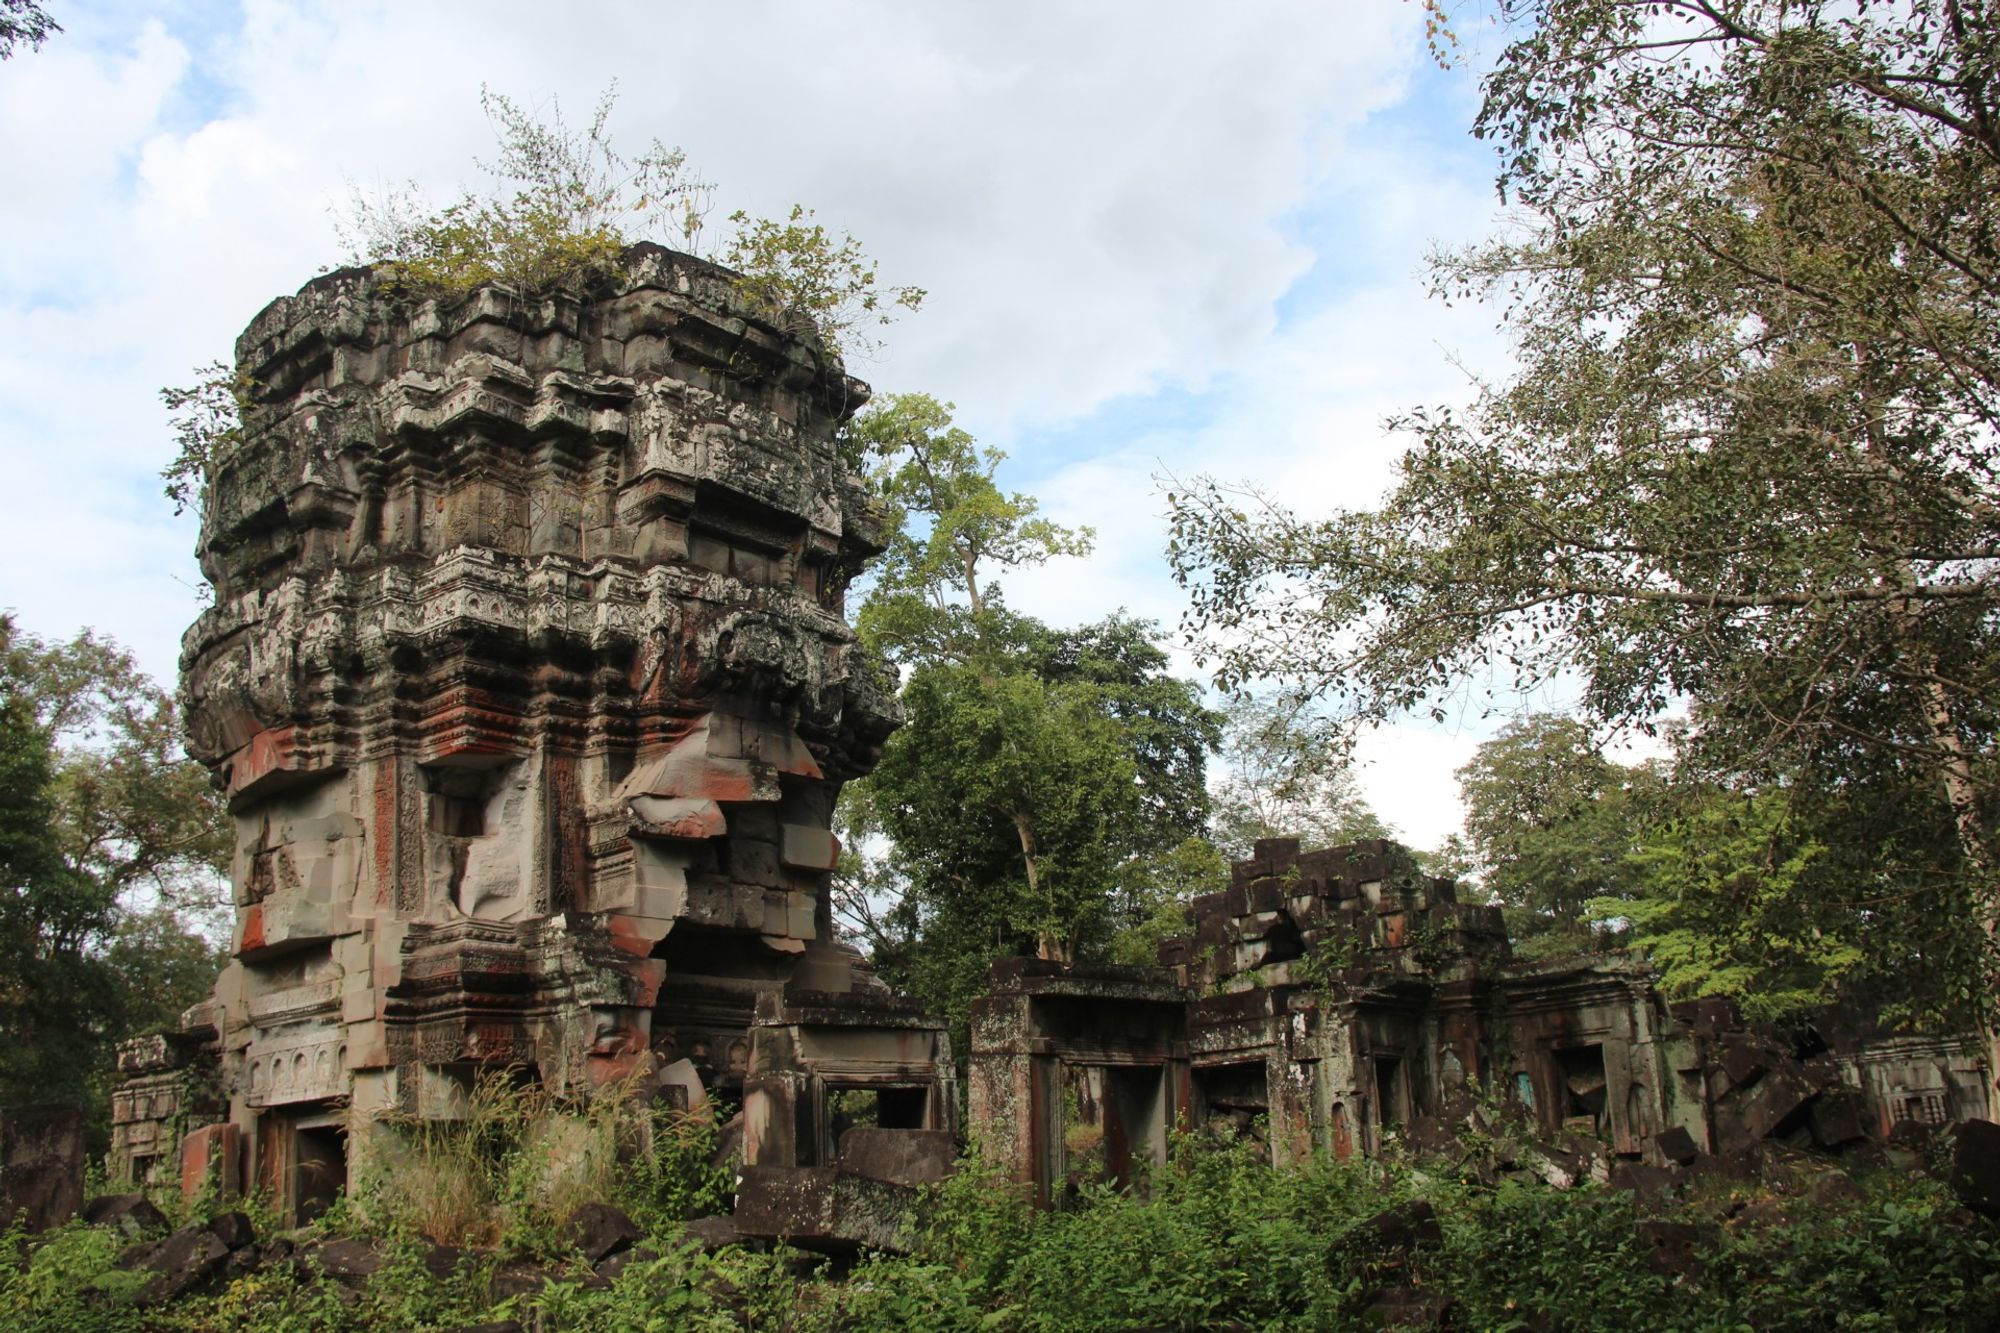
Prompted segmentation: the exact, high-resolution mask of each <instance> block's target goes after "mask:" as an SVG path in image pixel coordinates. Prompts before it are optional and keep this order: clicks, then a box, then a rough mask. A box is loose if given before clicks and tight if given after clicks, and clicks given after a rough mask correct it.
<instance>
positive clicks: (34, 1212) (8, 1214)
mask: <svg viewBox="0 0 2000 1333" xmlns="http://www.w3.org/2000/svg"><path fill="white" fill-rule="evenodd" d="M82 1206H83V1108H82V1107H80V1106H74V1105H69V1104H67V1103H61V1104H55V1105H48V1106H13V1107H8V1108H6V1109H5V1110H0V1228H4V1227H6V1226H8V1225H11V1224H12V1223H13V1222H14V1221H15V1220H16V1219H17V1218H18V1219H22V1220H23V1222H24V1224H25V1225H26V1227H27V1229H28V1230H30V1231H46V1230H48V1229H49V1228H50V1227H53V1226H60V1225H61V1224H62V1223H64V1222H67V1221H69V1220H70V1219H71V1218H72V1217H75V1216H76V1215H77V1210H78V1209H79V1208H81V1207H82Z"/></svg>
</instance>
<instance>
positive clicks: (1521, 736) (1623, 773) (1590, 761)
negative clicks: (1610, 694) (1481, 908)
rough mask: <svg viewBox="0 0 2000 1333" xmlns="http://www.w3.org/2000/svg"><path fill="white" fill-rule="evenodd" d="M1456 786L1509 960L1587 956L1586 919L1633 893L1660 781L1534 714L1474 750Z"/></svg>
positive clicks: (1659, 809)
mask: <svg viewBox="0 0 2000 1333" xmlns="http://www.w3.org/2000/svg"><path fill="white" fill-rule="evenodd" d="M1458 782H1459V790H1460V792H1461V793H1462V794H1463V797H1464V801H1465V837H1466V843H1467V845H1468V847H1469V848H1470V850H1471V852H1472V855H1473V858H1474V861H1475V863H1476V865H1477V868H1478V870H1479V874H1480V881H1481V883H1482V885H1483V886H1484V887H1485V889H1486V891H1487V892H1488V893H1490V894H1492V895H1493V897H1494V899H1495V900H1496V901H1498V902H1499V903H1500V905H1501V906H1502V907H1503V908H1504V909H1506V913H1507V927H1508V931H1509V933H1510V934H1511V935H1512V936H1513V938H1514V942H1515V946H1516V948H1517V949H1518V950H1519V951H1520V952H1522V953H1525V954H1528V955H1530V956H1536V955H1542V954H1548V953H1557V952H1562V951H1564V950H1569V949H1580V948H1591V947H1595V946H1596V945H1598V944H1599V943H1600V941H1599V939H1598V938H1597V932H1596V931H1595V930H1594V929H1593V925H1592V921H1591V917H1590V915H1589V913H1588V912H1587V910H1586V909H1587V907H1588V906H1589V905H1590V904H1592V903H1596V904H1599V905H1600V906H1602V905H1604V904H1607V903H1615V902H1617V901H1620V900H1623V899H1625V898H1628V897H1631V896H1633V894H1634V893H1635V892H1636V891H1637V885H1638V873H1637V870H1636V868H1635V867H1634V866H1633V864H1632V862H1631V857H1632V855H1633V853H1634V852H1635V851H1636V850H1637V849H1638V848H1639V847H1640V845H1641V842H1642V840H1643V839H1644V837H1645V836H1646V834H1647V832H1648V827H1649V825H1650V824H1651V823H1652V821H1654V820H1656V819H1660V818H1663V817H1665V816H1666V814H1667V813H1668V811H1667V809H1666V779H1665V776H1664V775H1663V774H1662V773H1661V772H1660V771H1659V770H1658V769H1657V768H1656V767H1654V766H1652V765H1640V766H1627V765H1624V764H1615V763H1613V762H1611V761H1610V760H1608V759H1606V758H1605V757H1604V755H1603V753H1602V751H1601V750H1600V749H1599V746H1598V738H1597V735H1596V733H1595V732H1594V731H1593V729H1592V728H1590V727H1589V726H1587V725H1585V724H1584V723H1582V722H1580V721H1578V720H1577V719H1574V718H1568V717H1562V716H1558V715H1556V714H1550V713H1535V714H1530V715H1528V716H1526V717H1523V718H1521V719H1519V720H1517V721H1515V722H1512V723H1510V724H1508V725H1507V726H1506V727H1504V728H1502V729H1501V731H1500V733H1499V734H1498V735H1496V736H1495V737H1494V738H1493V739H1492V740H1490V741H1487V742H1486V743H1485V744H1483V745H1481V746H1480V747H1479V749H1478V751H1477V752H1476V753H1475V754H1474V755H1473V757H1472V761H1471V762H1470V763H1468V764H1466V765H1465V767H1463V768H1461V769H1459V770H1458Z"/></svg>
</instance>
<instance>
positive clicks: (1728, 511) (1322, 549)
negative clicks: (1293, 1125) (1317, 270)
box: [1170, 0, 2000, 1008]
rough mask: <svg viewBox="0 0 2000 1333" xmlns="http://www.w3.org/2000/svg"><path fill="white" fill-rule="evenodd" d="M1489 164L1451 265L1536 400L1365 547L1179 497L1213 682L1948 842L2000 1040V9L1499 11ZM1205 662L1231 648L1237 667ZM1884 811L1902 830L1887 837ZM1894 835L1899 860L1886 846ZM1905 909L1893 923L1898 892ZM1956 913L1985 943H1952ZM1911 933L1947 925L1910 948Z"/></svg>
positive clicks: (1477, 410)
mask: <svg viewBox="0 0 2000 1333" xmlns="http://www.w3.org/2000/svg"><path fill="white" fill-rule="evenodd" d="M1501 9H1502V13H1503V18H1504V19H1505V20H1507V21H1508V22H1509V23H1510V24H1512V32H1513V35H1514V36H1513V40H1512V41H1511V42H1510V43H1509V44H1508V45H1507V47H1506V48H1505V50H1504V51H1503V52H1502V54H1501V56H1500V59H1499V61H1498V63H1497V65H1496V67H1495V68H1494V70H1493V72H1492V73H1491V74H1490V75H1489V76H1488V78H1487V80H1486V84H1485V101H1484V105H1483V109H1482V112H1481V114H1480V117H1479V120H1478V124H1477V132H1478V133H1479V134H1481V135H1482V136H1484V137H1486V138H1487V139H1489V140H1491V141H1492V142H1493V143H1494V144H1495V145H1496V147H1497V148H1498V150H1499V154H1500V161H1501V175H1500V186H1501V190H1502V192H1503V194H1504V195H1505V197H1506V198H1507V199H1508V200H1509V201H1510V202H1511V203H1512V204H1513V205H1514V206H1515V208H1516V210H1517V216H1518V219H1519V223H1518V226H1519V230H1518V232H1517V233H1516V234H1513V235H1510V236H1507V237H1505V238H1503V239H1501V240H1498V241H1496V242H1494V243H1491V244H1488V245H1485V246H1482V247H1479V248H1477V249H1474V250H1471V251H1467V252H1464V253H1457V254H1448V255H1443V256H1440V257H1438V259H1437V261H1436V267H1435V277H1436V286H1437V287H1438V289H1439V291H1440V292H1441V293H1443V294H1444V295H1446V296H1447V297H1451V298H1463V297H1467V296H1486V297H1489V298H1494V299H1497V300H1499V301H1500V302H1502V303H1503V305H1504V308H1505V310H1506V312H1507V318H1508V320H1509V322H1510V323H1511V324H1512V326H1513V329H1514V339H1515V346H1516V354H1517V358H1518V363H1519V366H1520V370H1519V373H1518V374H1517V375H1516V376H1515V377H1514V378H1513V379H1512V380H1510V381H1509V382H1507V383H1504V384H1497V385H1493V386H1489V387H1487V388H1486V389H1485V390H1484V391H1483V392H1481V394H1480V395H1479V397H1478V400H1477V401H1476V403H1475V404H1474V405H1473V406H1472V407H1471V409H1470V410H1469V411H1466V412H1455V411H1451V410H1448V409H1431V410H1424V411H1418V412H1415V413H1412V414H1411V415H1410V416H1408V417H1406V418H1404V419H1403V420H1401V421H1400V422H1399V423H1397V424H1398V425H1400V427H1401V428H1402V429H1403V430H1404V431H1406V432H1408V433H1409V434H1410V435H1411V436H1412V438H1413V444H1412V447H1411V448H1410V449H1409V451H1408V453H1407V454H1406V455H1405V456H1404V458H1403V460H1402V464H1401V470H1400V474H1399V477H1398V480H1397V482H1396V484H1395V486H1394V487H1393V488H1392V490H1391V491H1390V493H1389V494H1388V495H1387V496H1386V498H1385V499H1384V500H1383V501H1382V502H1381V503H1380V505H1379V506H1377V507H1376V508H1374V509H1370V510H1354V511H1346V512H1340V513H1336V514H1335V515H1334V516H1333V517H1331V518H1329V519H1325V520H1319V521H1314V520H1310V519H1306V518H1302V517H1299V516H1297V515H1294V514H1292V513H1290V512H1288V511H1286V510H1285V509H1284V508H1283V507H1281V506H1279V505H1278V504H1276V503H1274V502H1272V501H1270V500H1269V499H1268V498H1266V497H1264V496H1261V495H1258V494H1255V493H1251V492H1244V491H1240V490H1233V489H1231V488H1229V487H1225V486H1223V485H1220V484H1217V483H1215V482H1212V481H1207V480H1204V481H1201V482H1198V483H1197V484H1195V485H1193V486H1191V487H1186V488H1180V489H1178V490H1177V493H1176V495H1175V496H1174V497H1173V508H1174V525H1175V530H1174V536H1173V541H1172V545H1171V551H1170V554H1171V558H1172V560H1173V563H1174V568H1175V572H1176V574H1177V576H1178V577H1179V578H1180V580H1181V581H1182V582H1183V583H1184V585H1186V586H1187V588H1188V589H1189V591H1190V594H1191V599H1192V606H1191V610H1190V612H1189V613H1188V616H1187V622H1186V625H1185V628H1186V629H1187V630H1188V631H1190V632H1191V635H1192V637H1196V638H1197V639H1201V640H1207V641H1210V642H1221V643H1224V644H1226V645H1228V646H1226V647H1224V648H1222V649H1221V650H1219V651H1218V653H1217V655H1216V660H1215V665H1216V666H1217V669H1218V674H1219V676H1220V678H1221V679H1222V680H1223V681H1224V682H1225V683H1239V682H1242V681H1245V680H1248V679H1250V678H1252V677H1254V676H1256V675H1258V674H1263V673H1267V672H1275V673H1277V674H1279V675H1280V676H1282V677H1284V678H1285V679H1287V680H1289V681H1290V682H1291V683H1292V684H1293V685H1295V686H1296V687H1298V688H1300V689H1301V690H1302V691H1305V692H1309V693H1310V692H1324V693H1328V694H1330V695H1332V696H1333V697H1334V698H1335V699H1336V700H1337V701H1338V702H1339V705H1340V706H1341V709H1342V711H1343V714H1344V716H1346V717H1347V718H1349V719H1370V718H1382V717H1386V716H1389V715H1392V714H1394V713H1396V712H1398V711H1400V710H1404V709H1408V708H1422V707H1425V706H1430V707H1434V708H1435V707H1437V706H1438V704H1439V700H1440V696H1441V695H1442V694H1443V693H1444V692H1446V691H1448V690H1451V689H1453V688H1454V687H1456V686H1458V685H1459V684H1460V683H1461V682H1463V681H1464V680H1465V679H1467V678H1475V679H1477V678H1480V677H1484V678H1486V679H1487V680H1489V681H1490V682H1491V684H1492V685H1493V687H1494V688H1495V690H1496V692H1500V693H1505V692H1508V691H1511V690H1523V691H1526V690H1530V689H1533V688H1535V687H1538V686H1543V685H1546V684H1549V683H1550V682H1559V683H1564V684H1568V683H1575V684H1576V685H1577V686H1578V687H1580V690H1581V695H1582V702H1583V705H1584V707H1585V709H1586V711H1587V712H1588V713H1589V714H1591V715H1594V716H1595V717H1597V718H1599V719H1603V720H1609V721H1613V722H1632V723H1638V724H1642V725H1646V724H1651V723H1653V722H1655V721H1656V720H1657V719H1658V718H1659V717H1660V715H1661V714H1662V713H1663V712H1665V711H1667V710H1669V709H1670V708H1672V707H1674V706H1676V705H1678V704H1688V705H1691V706H1692V708H1693V713H1694V717H1695V721H1696V725H1695V727H1694V728H1693V730H1692V731H1691V733H1690V735H1689V737H1688V741H1687V748H1688V754H1689V756H1690V758H1691V759H1692V760H1693V761H1694V762H1695V763H1697V764H1700V765H1706V766H1707V767H1708V768H1709V769H1710V770H1711V771H1713V772H1715V773H1717V774H1729V775H1733V776H1735V777H1736V778H1738V779H1740V780H1743V781H1748V782H1758V781H1761V782H1764V783H1767V784H1768V783H1775V782H1789V783H1796V784H1800V785H1801V786H1802V787H1807V788H1810V790H1811V791H1812V792H1813V793H1814V794H1815V799H1816V800H1820V801H1832V802H1837V801H1843V800H1845V801H1848V802H1849V803H1851V804H1859V805H1863V806H1866V807H1867V808H1868V809H1869V810H1873V811H1879V810H1883V809H1886V808H1888V807H1887V806H1885V805H1883V804H1881V802H1888V803H1889V804H1890V805H1897V804H1900V805H1902V806H1903V807H1905V813H1908V810H1907V807H1908V806H1909V804H1910V801H1911V799H1912V794H1913V793H1922V794H1923V799H1924V800H1925V801H1927V802H1928V803H1929V806H1930V808H1931V809H1932V810H1933V811H1940V812H1942V818H1938V817H1936V816H1934V815H1933V816H1926V817H1925V818H1923V819H1922V820H1921V821H1920V824H1919V826H1920V827H1922V828H1923V829H1925V830H1927V831H1930V832H1933V833H1935V834H1936V837H1937V841H1935V842H1933V843H1931V844H1930V845H1928V846H1926V847H1924V848H1922V849H1920V850H1919V852H1918V854H1917V855H1915V856H1914V857H1913V858H1912V859H1913V861H1914V862H1915V863H1916V864H1917V865H1918V866H1919V868H1920V871H1921V874H1920V883H1919V885H1918V886H1917V887H1919V888H1928V889H1930V890H1934V892H1932V893H1931V895H1930V898H1929V902H1928V909H1929V910H1930V911H1931V912H1932V913H1933V914H1935V915H1936V916H1937V917H1938V918H1939V919H1940V920H1950V921H1952V922H1953V923H1955V924H1959V925H1963V924H1965V923H1967V922H1968V921H1972V922H1977V924H1978V925H1979V926H1981V927H1983V928H1984V932H1985V933H1986V934H1987V935H1988V936H1989V941H1988V943H1987V944H1986V945H1985V946H1984V949H1983V956H1982V951H1981V949H1980V948H1979V947H1973V946H1965V945H1963V943H1962V942H1960V943H1956V944H1954V943H1950V942H1948V941H1946V940H1944V939H1943V938H1942V936H1940V938H1938V939H1935V940H1933V942H1932V946H1931V947H1932V950H1933V957H1935V954H1936V952H1937V951H1939V950H1948V951H1950V952H1952V953H1953V954H1954V966H1965V967H1967V968H1968V970H1967V971H1965V972H1963V973H1962V974H1961V982H1962V984H1961V986H1960V988H1959V994H1960V998H1961V999H1963V1000H1964V1001H1965V1002H1966V1003H1967V1004H1969V1005H1972V1006H1973V1007H1975V1008H1977V1007H1985V1006H1986V1005H1988V1004H1989V1003H1990V997H1991V993H1992V988H1991V981H1992V978H1993V976H1994V975H1995V969H1994V966H1993V949H1992V947H1991V943H1990V937H1991V934H1992V932H1993V931H1994V930H1995V929H1996V926H2000V880H1997V879H1996V875H1995V865H1996V862H1995V857H1994V848H1993V833H1992V812H1993V803H1994V787H1993V772H1994V758H1995V755H1994V745H1993V737H1994V712H1993V704H1992V701H1993V700H1994V699H1995V698H1996V697H2000V695H1997V694H1996V686H2000V651H1996V649H2000V641H1996V634H1995V631H1996V610H2000V567H1996V564H1995V559H1996V556H2000V507H1996V502H2000V486H1996V475H1995V452H1996V445H2000V432H1996V424H2000V416H1996V413H2000V352H1996V349H2000V242H1996V235H1995V230H1994V228H1995V210H1994V208H1993V200H1994V199H1995V198H2000V116H1996V108H1995V105H1994V96H1995V92H1994V76H1995V73H1996V54H2000V46H1996V43H2000V28H1996V25H1995V20H1994V14H1993V12H1992V9H1991V7H1990V6H1987V5H1962V4H1958V3H1953V2H1951V0H1916V2H1915V3H1912V4H1909V5H1901V6H1886V5H1875V4H1861V5H1838V6H1836V5H1820V4H1791V3H1778V2H1777V0H1733V2H1720V0H1669V2H1666V3H1651V2H1648V3H1640V2H1638V0H1509V2H1508V3H1505V4H1503V5H1502V6H1501ZM1216 631H1229V634H1228V635H1227V636H1226V637H1222V636H1217V634H1216ZM1874 798H1879V801H1878V800H1876V799H1874ZM1862 818H1863V819H1864V820H1865V822H1869V823H1873V824H1875V825H1877V826H1878V827H1879V828H1880V829H1881V830H1882V831H1883V832H1884V833H1887V832H1889V831H1891V830H1890V825H1889V822H1888V821H1887V820H1886V819H1885V818H1883V817H1882V816H1880V815H1878V814H1863V815H1862ZM1905 887H1906V888H1907V887H1908V886H1905ZM1968 908H1970V909H1971V910H1967V909H1968ZM1918 915H1922V913H1921V912H1919V913H1918Z"/></svg>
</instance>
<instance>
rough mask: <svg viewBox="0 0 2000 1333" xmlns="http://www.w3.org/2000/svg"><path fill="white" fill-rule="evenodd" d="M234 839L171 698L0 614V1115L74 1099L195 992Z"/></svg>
mask: <svg viewBox="0 0 2000 1333" xmlns="http://www.w3.org/2000/svg"><path fill="white" fill-rule="evenodd" d="M229 847H230V838H229V834H228V832H227V827H226V818H225V816H224V814H223V812H222V809H221V806H220V803H219V802H218V800H217V799H216V797H215V795H214V793H213V792H212V791H211V790H210V788H209V785H208V776H207V774H206V773H205V772H204V771H202V769H201V767H200V766H199V765H198V764H195V763H194V762H193V761H191V760H189V759H187V758H185V756H183V755H182V754H181V753H180V742H179V731H178V727H177V724H176V722H175V716H174V710H173V706H172V701H171V699H170V698H169V697H168V696H166V695H165V694H164V693H162V692H161V691H159V690H158V689H156V688H155V687H154V686H153V685H152V684H151V683H150V682H149V681H147V680H146V678H145V677H144V676H143V675H141V674H140V673H139V672H138V670H137V668H136V666H135V665H134V663H133V662H132V659H131V657H130V655H129V654H127V653H126V652H124V650H122V649H120V648H118V647H117V646H116V645H113V644H111V643H108V642H106V641H104V640H102V639H99V638H97V637H95V636H94V635H92V634H90V633H89V632H87V631H86V632H85V633H83V634H81V635H78V636H77V637H76V638H75V639H73V640H71V641H69V642H67V643H55V644H49V643H44V642H42V641H41V640H38V639H36V638H34V637H32V636H29V635H26V634H22V633H20V632H19V631H17V630H16V629H15V627H14V625H13V622H12V620H11V619H8V618H6V617H0V1103H5V1102H37V1101H58V1100H79V1101H83V1102H84V1103H86V1105H88V1106H89V1107H90V1108H91V1109H92V1111H93V1119H94V1122H95V1130H96V1132H97V1135H98V1136H99V1137H100V1138H101V1136H102V1134H103V1132H104V1128H105V1125H104V1120H103V1116H104V1109H105V1107H104V1099H105V1094H106V1090H107V1087H108V1084H109V1081H110V1079H111V1077H112V1075H113V1072H114V1071H113V1065H112V1054H113V1052H112V1048H113V1046H114V1045H115V1043H116V1042H118V1041H119V1040H122V1039H123V1038H125V1037H127V1036H132V1035H137V1034H140V1033H143V1032H145V1031H149V1030H153V1029H156V1028H158V1027H161V1026H165V1025H170V1024H171V1023H172V1022H173V1021H174V1020H175V1019H176V1018H177V1017H178V1016H179V1014H180V1012H181V1011H182V1010H183V1009H185V1008H186V1007H187V1006H188V1005H190V1004H193V1003H194V1002H196V1001H197V1000H199V999H200V998H201V997H202V996H203V995H204V994H206V992H207V990H208V988H209V986H210V985H211V984H212V983H213V981H214V980H215V974H216V970H217V968H218V966H219V965H220V952H219V950H218V949H217V947H216V946H215V944H214V943H213V942H212V941H211V940H210V939H209V938H208V937H207V936H206V935H205V934H204V933H203V931H202V929H201V925H200V923H201V920H202V909H203V908H204V907H209V906H212V905H213V903H214V895H215V890H216V888H217V887H218V886H219V885H220V884H221V883H223V882H224V881H223V880H222V879H221V875H222V872H223V870H224V868H225V866H226V862H227V857H228V851H229Z"/></svg>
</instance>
